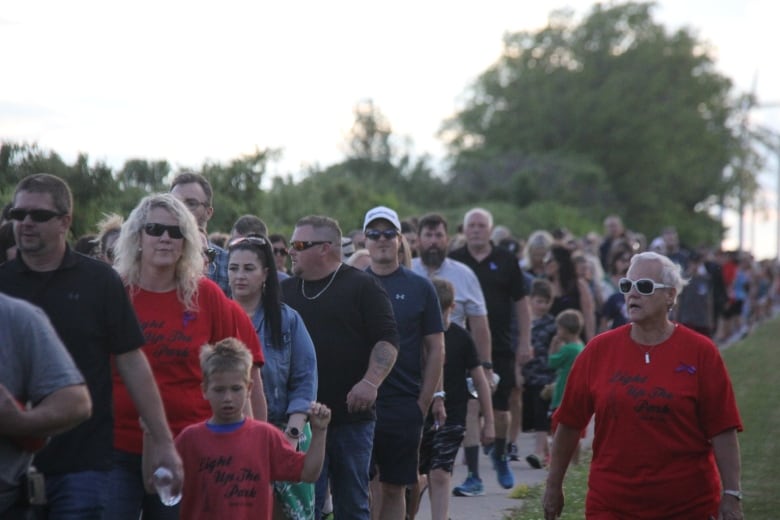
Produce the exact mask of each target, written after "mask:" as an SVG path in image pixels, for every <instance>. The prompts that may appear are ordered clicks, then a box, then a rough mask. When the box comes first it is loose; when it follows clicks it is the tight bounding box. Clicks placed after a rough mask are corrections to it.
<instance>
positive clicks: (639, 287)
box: [618, 278, 672, 296]
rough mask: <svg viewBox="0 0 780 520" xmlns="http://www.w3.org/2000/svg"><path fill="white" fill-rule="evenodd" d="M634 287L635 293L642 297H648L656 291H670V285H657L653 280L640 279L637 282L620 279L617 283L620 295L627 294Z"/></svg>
mask: <svg viewBox="0 0 780 520" xmlns="http://www.w3.org/2000/svg"><path fill="white" fill-rule="evenodd" d="M633 287H636V292H638V293H639V294H641V295H643V296H650V295H652V294H653V293H655V290H656V289H671V288H672V286H671V285H666V284H662V283H658V282H656V281H655V280H651V279H649V278H640V279H639V280H629V279H628V278H621V279H620V281H619V282H618V289H619V290H620V292H621V294H628V293H630V292H631V289H632V288H633Z"/></svg>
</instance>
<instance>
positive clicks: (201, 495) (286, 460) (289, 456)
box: [176, 338, 330, 520]
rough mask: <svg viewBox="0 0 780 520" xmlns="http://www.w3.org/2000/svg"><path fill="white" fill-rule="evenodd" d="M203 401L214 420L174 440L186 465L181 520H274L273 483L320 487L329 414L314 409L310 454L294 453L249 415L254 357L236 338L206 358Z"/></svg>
mask: <svg viewBox="0 0 780 520" xmlns="http://www.w3.org/2000/svg"><path fill="white" fill-rule="evenodd" d="M200 365H201V370H202V372H203V395H204V397H205V398H206V399H207V400H208V401H209V404H210V405H211V410H212V414H213V415H212V416H211V419H209V420H208V421H206V422H203V423H198V424H193V425H191V426H188V427H187V428H185V429H184V430H183V431H182V432H181V433H180V434H179V436H178V437H177V438H176V448H177V449H178V451H179V454H180V455H181V458H182V462H183V463H184V487H183V489H182V503H181V518H187V519H188V520H198V519H203V520H206V519H225V518H230V519H231V520H237V519H238V520H240V519H247V520H249V519H252V520H270V519H271V517H272V508H273V487H272V485H271V484H272V482H273V481H277V480H279V481H291V482H299V481H304V482H315V481H316V480H317V478H318V477H319V475H320V472H321V470H322V462H323V459H324V456H325V436H326V432H327V428H328V423H329V422H330V410H329V409H328V407H326V406H325V405H323V404H320V403H316V402H314V403H312V405H311V408H310V409H309V422H310V425H311V430H312V439H311V444H310V446H309V451H307V452H306V453H302V452H298V451H295V449H294V448H293V447H292V446H291V445H290V443H289V442H288V441H287V439H286V438H285V436H284V433H282V431H281V430H279V429H278V428H276V427H275V426H274V425H272V424H269V423H266V422H260V421H256V420H254V419H248V418H246V417H245V415H244V410H245V409H246V403H247V399H248V396H249V391H250V389H251V387H252V379H251V377H250V371H251V368H252V355H251V353H250V352H249V350H248V349H247V348H246V347H245V346H244V344H243V343H242V342H241V341H240V340H238V339H235V338H227V339H224V340H222V341H220V342H218V343H216V344H215V345H213V346H212V345H204V346H203V348H202V349H201V352H200Z"/></svg>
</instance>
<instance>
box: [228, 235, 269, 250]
mask: <svg viewBox="0 0 780 520" xmlns="http://www.w3.org/2000/svg"><path fill="white" fill-rule="evenodd" d="M267 243H268V242H266V240H265V239H264V238H263V237H256V236H248V237H238V238H234V239H233V240H231V241H230V243H229V244H228V249H230V248H231V247H235V246H237V245H239V244H252V245H255V246H264V245H266V244H267Z"/></svg>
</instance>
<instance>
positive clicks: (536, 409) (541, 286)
mask: <svg viewBox="0 0 780 520" xmlns="http://www.w3.org/2000/svg"><path fill="white" fill-rule="evenodd" d="M552 291H553V289H552V284H551V283H550V282H549V281H548V280H546V279H544V278H536V279H535V280H534V281H533V283H532V284H531V293H530V303H531V320H532V321H531V345H532V346H533V349H534V357H533V358H531V360H530V361H529V362H528V363H526V364H525V365H523V366H522V375H523V380H524V381H525V383H524V388H523V425H524V427H525V428H524V429H526V430H528V431H531V430H533V431H534V432H535V441H536V442H535V447H534V453H532V454H530V455H528V456H527V457H526V458H525V460H526V462H528V465H529V466H531V467H532V468H536V469H541V468H542V465H543V464H544V465H546V464H547V462H548V460H549V458H550V448H549V444H548V442H547V435H548V432H549V431H550V419H549V416H548V415H547V414H548V411H549V407H550V399H549V398H547V399H544V398H543V397H542V389H544V387H545V386H546V385H548V384H552V383H553V381H555V370H553V369H552V368H550V367H549V366H548V364H547V357H548V354H549V349H550V343H551V342H552V339H553V337H554V336H555V334H556V333H557V332H558V326H557V325H556V324H555V318H554V317H553V315H552V314H550V307H552V302H553V297H552Z"/></svg>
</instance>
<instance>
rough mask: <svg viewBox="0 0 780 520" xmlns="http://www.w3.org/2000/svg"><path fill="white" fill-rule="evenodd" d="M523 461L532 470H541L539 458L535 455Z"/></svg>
mask: <svg viewBox="0 0 780 520" xmlns="http://www.w3.org/2000/svg"><path fill="white" fill-rule="evenodd" d="M525 461H526V462H527V463H528V465H529V466H531V467H532V468H534V469H542V461H540V460H539V457H538V456H537V455H536V454H535V453H532V454H530V455H529V456H527V457H526V458H525Z"/></svg>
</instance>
